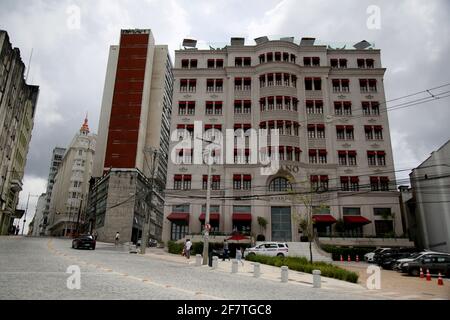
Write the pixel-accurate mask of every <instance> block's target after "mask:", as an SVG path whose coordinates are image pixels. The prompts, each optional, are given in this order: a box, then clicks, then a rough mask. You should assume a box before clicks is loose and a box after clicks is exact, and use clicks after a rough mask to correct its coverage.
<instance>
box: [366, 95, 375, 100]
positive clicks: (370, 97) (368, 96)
mask: <svg viewBox="0 0 450 320" xmlns="http://www.w3.org/2000/svg"><path fill="white" fill-rule="evenodd" d="M373 98H374V96H373V95H371V94H369V95H367V96H366V99H369V100H372V99H373Z"/></svg>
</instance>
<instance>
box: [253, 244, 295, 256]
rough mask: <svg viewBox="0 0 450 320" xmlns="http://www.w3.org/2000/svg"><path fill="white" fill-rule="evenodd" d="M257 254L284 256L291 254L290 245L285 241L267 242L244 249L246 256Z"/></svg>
mask: <svg viewBox="0 0 450 320" xmlns="http://www.w3.org/2000/svg"><path fill="white" fill-rule="evenodd" d="M256 254H260V255H265V256H272V257H275V256H278V257H284V256H287V255H288V254H289V247H288V245H287V243H285V242H265V243H262V244H258V245H256V246H254V247H252V248H247V249H245V251H244V257H247V256H250V255H256Z"/></svg>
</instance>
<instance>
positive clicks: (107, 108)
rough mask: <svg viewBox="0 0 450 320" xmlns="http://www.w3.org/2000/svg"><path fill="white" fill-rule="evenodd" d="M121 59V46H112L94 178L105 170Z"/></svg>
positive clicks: (101, 113) (104, 92) (99, 126)
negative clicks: (107, 144) (116, 75)
mask: <svg viewBox="0 0 450 320" xmlns="http://www.w3.org/2000/svg"><path fill="white" fill-rule="evenodd" d="M118 59H119V46H111V47H110V49H109V58H108V65H107V68H106V76H105V86H104V88H103V98H102V106H101V112H100V119H99V124H98V137H97V147H96V152H95V157H94V168H93V172H92V176H93V177H101V176H102V174H103V171H104V170H105V169H104V162H105V155H106V142H107V141H108V131H109V120H110V117H111V106H112V101H113V93H114V86H115V81H116V77H115V74H116V72H117V63H118Z"/></svg>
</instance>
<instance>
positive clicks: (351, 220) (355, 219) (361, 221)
mask: <svg viewBox="0 0 450 320" xmlns="http://www.w3.org/2000/svg"><path fill="white" fill-rule="evenodd" d="M344 222H345V223H354V224H369V223H371V222H372V221H370V220H369V219H367V218H364V217H362V216H344Z"/></svg>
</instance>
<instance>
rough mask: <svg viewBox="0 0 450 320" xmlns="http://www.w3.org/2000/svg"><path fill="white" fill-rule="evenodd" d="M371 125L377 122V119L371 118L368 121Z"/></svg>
mask: <svg viewBox="0 0 450 320" xmlns="http://www.w3.org/2000/svg"><path fill="white" fill-rule="evenodd" d="M368 121H369V122H370V123H374V122H377V120H376V119H374V118H370V119H369V120H368Z"/></svg>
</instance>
